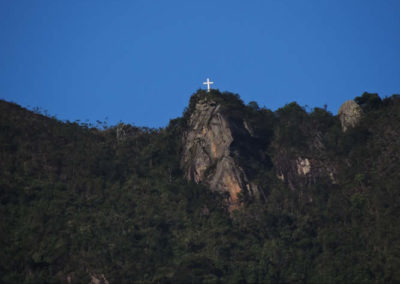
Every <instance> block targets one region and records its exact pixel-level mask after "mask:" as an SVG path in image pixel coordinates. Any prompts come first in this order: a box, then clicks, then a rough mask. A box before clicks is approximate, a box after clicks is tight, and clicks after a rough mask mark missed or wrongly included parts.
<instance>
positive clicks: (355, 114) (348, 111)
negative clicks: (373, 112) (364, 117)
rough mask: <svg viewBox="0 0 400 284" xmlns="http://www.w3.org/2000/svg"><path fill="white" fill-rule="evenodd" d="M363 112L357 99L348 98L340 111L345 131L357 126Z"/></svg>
mask: <svg viewBox="0 0 400 284" xmlns="http://www.w3.org/2000/svg"><path fill="white" fill-rule="evenodd" d="M361 114H362V109H361V107H360V106H359V105H358V104H357V103H356V102H355V101H353V100H348V101H346V102H344V103H343V104H342V105H341V107H340V108H339V112H338V116H339V119H340V123H341V124H342V129H343V131H347V130H348V129H349V128H351V127H354V126H356V125H357V124H358V122H359V121H360V119H361Z"/></svg>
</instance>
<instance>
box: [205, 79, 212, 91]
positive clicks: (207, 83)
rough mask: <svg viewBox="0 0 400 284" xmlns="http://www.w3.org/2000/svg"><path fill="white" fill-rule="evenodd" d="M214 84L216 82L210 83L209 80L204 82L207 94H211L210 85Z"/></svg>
mask: <svg viewBox="0 0 400 284" xmlns="http://www.w3.org/2000/svg"><path fill="white" fill-rule="evenodd" d="M212 84H214V82H210V79H209V78H207V81H206V82H203V85H207V92H210V85H212Z"/></svg>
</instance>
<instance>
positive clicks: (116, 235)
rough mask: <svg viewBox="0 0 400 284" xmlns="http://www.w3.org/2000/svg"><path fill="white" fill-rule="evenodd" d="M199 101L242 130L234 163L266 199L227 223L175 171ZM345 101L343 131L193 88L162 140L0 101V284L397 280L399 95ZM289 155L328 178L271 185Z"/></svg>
mask: <svg viewBox="0 0 400 284" xmlns="http://www.w3.org/2000/svg"><path fill="white" fill-rule="evenodd" d="M205 96H210V97H212V98H213V99H214V100H215V101H216V102H217V103H220V104H222V106H223V108H224V110H225V112H226V113H227V114H228V113H229V116H230V117H231V118H232V119H237V120H240V119H246V121H248V122H249V123H250V124H251V126H252V129H253V130H254V136H253V138H252V139H251V140H247V141H246V143H244V142H242V143H239V144H238V145H237V148H238V149H240V151H241V155H240V156H238V157H237V158H238V159H239V160H240V161H239V163H240V164H241V165H242V166H243V167H244V168H245V170H246V171H247V173H248V174H249V176H250V178H251V179H252V180H253V181H254V182H255V183H257V184H258V185H259V186H260V187H261V188H263V190H264V194H265V198H264V199H262V200H257V199H252V198H248V196H247V197H246V196H243V198H242V199H243V206H242V208H241V209H240V210H237V211H234V212H229V211H228V210H227V206H226V202H225V200H224V197H223V196H221V195H219V194H217V193H215V192H211V191H210V190H208V189H207V188H206V187H205V186H203V185H199V184H194V183H189V182H187V181H186V180H185V179H184V177H183V175H182V172H181V169H180V151H181V149H180V148H181V137H182V134H183V131H184V130H185V127H186V125H187V124H186V121H187V119H188V117H189V116H190V113H191V112H192V111H193V109H194V107H195V104H196V103H197V101H198V100H199V98H201V97H205ZM355 101H356V102H357V103H358V104H360V106H361V107H362V108H363V110H364V114H363V117H362V119H361V122H360V124H359V125H358V126H357V127H355V128H353V129H350V130H349V131H347V132H345V133H343V132H342V130H341V127H340V122H339V120H338V118H337V117H336V116H333V115H332V114H331V113H329V112H328V111H326V110H325V109H322V108H315V109H314V110H312V111H309V112H307V111H306V110H305V109H304V108H302V107H300V106H299V105H298V104H296V103H291V104H288V105H286V106H284V107H283V108H281V109H279V110H277V111H276V112H272V111H270V110H268V109H265V108H260V107H259V106H258V105H257V103H255V102H251V103H249V104H248V105H245V104H244V103H243V102H242V101H241V100H240V98H239V97H238V96H237V95H234V94H230V93H219V92H218V91H213V92H211V93H209V94H208V93H205V92H202V91H199V92H198V93H197V94H195V95H194V96H192V98H191V101H190V104H189V107H188V108H187V109H186V110H185V112H184V114H183V117H182V118H178V119H175V120H171V122H170V124H169V125H168V127H166V128H163V129H148V128H138V127H133V126H130V125H124V124H119V125H116V126H113V127H106V128H104V129H99V128H95V127H92V126H90V125H87V124H79V123H76V122H61V121H58V120H56V119H54V118H50V117H47V116H44V115H41V114H38V113H33V112H31V111H28V110H26V109H23V108H21V107H19V106H18V105H16V104H12V103H7V102H4V101H0V220H1V222H0V282H3V283H52V282H66V281H67V279H70V280H71V281H72V282H74V283H81V282H82V283H88V282H89V281H90V277H91V276H95V277H97V278H101V275H104V276H105V278H106V279H107V280H108V281H110V283H120V282H139V283H140V282H167V283H187V282H189V283H190V282H192V283H198V282H229V283H237V282H240V283H254V282H267V283H268V282H273V283H288V282H296V283H297V282H301V283H304V282H310V283H343V282H350V283H382V282H399V281H400V227H399V226H398V224H399V221H398V220H399V217H400V97H399V96H397V95H393V96H392V97H389V98H385V99H383V100H382V99H381V98H379V96H378V95H376V94H368V93H365V94H363V95H362V96H360V97H357V98H356V99H355ZM249 143H251V145H249ZM246 147H247V148H246ZM233 150H234V149H233ZM243 153H245V155H244V156H243ZM254 153H258V154H254ZM297 156H301V157H308V158H310V159H314V160H317V161H319V162H320V164H321V165H327V166H329V167H331V166H332V167H333V168H334V169H335V171H334V179H333V180H332V178H330V177H329V175H328V174H326V173H324V172H323V171H321V173H320V174H318V176H317V177H316V178H315V179H314V180H313V181H310V180H305V178H304V179H301V178H295V177H290V176H288V178H287V179H286V181H281V180H279V179H278V178H276V175H277V173H276V168H275V165H277V164H279V163H285V161H286V160H285V159H288V160H290V158H293V157H294V158H295V157H297ZM257 157H258V158H257ZM273 165H274V166H273ZM289 181H290V184H289Z"/></svg>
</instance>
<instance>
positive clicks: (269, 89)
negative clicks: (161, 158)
mask: <svg viewBox="0 0 400 284" xmlns="http://www.w3.org/2000/svg"><path fill="white" fill-rule="evenodd" d="M0 39H1V40H0V98H2V99H5V100H8V101H13V102H16V103H18V104H21V105H23V106H28V105H29V106H31V107H35V106H38V107H41V108H43V109H46V110H48V112H49V113H50V114H52V115H56V116H57V117H58V118H59V119H68V120H76V119H80V120H82V121H84V120H85V119H89V120H90V121H92V122H93V121H95V120H97V119H98V120H104V118H105V117H108V119H109V123H110V124H115V123H117V122H118V121H123V122H126V123H132V124H135V125H137V126H149V127H159V126H165V125H166V124H167V123H168V122H169V119H171V118H175V117H178V116H180V115H181V114H182V111H183V110H184V108H185V107H186V106H187V104H188V100H189V97H190V95H191V94H192V93H194V92H195V91H196V90H197V89H199V88H201V87H203V86H202V82H203V81H204V80H205V79H206V78H207V77H210V78H211V80H213V81H214V82H215V85H214V87H215V88H217V89H219V90H221V91H230V92H234V93H238V94H239V95H240V96H241V97H242V99H243V100H244V101H245V102H246V103H248V102H249V101H253V100H254V101H257V102H258V103H259V105H260V106H266V107H267V108H269V109H272V110H275V109H277V108H279V107H282V106H284V105H285V104H286V103H289V102H292V101H297V102H298V103H299V104H300V105H303V106H304V105H308V106H310V107H315V106H319V107H322V106H323V105H324V104H327V105H328V109H329V110H330V111H332V112H333V113H336V112H337V110H338V108H339V106H340V104H341V103H343V102H344V101H345V100H348V99H352V98H354V97H355V96H358V95H361V94H362V93H363V92H364V91H368V92H377V93H379V94H380V95H381V96H388V95H392V94H394V93H400V1H399V0H373V1H372V0H359V1H355V0H343V1H340V0H335V1H333V0H315V1H298V0H293V1H285V0H264V1H232V0H229V1H216V0H214V1H189V0H185V1H173V0H170V1H155V0H153V1H150V0H143V1H141V0H127V1H106V0H104V1H103V0H92V1H89V0H79V1H72V0H68V1H66V0H64V1H62V0H48V1H41V0H26V1H14V0H0Z"/></svg>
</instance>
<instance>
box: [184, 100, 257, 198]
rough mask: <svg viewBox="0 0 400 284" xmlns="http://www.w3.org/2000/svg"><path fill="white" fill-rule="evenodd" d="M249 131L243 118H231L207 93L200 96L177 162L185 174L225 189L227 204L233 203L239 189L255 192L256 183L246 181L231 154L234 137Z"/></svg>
mask: <svg viewBox="0 0 400 284" xmlns="http://www.w3.org/2000/svg"><path fill="white" fill-rule="evenodd" d="M198 96H201V95H198ZM250 133H251V130H250V128H249V126H248V125H247V124H246V123H245V121H244V120H241V121H234V120H233V119H231V118H230V117H229V114H227V113H224V112H223V110H222V105H221V104H220V103H218V102H216V101H215V100H214V99H212V98H211V97H207V96H203V97H202V98H200V99H199V100H198V101H197V102H196V104H195V106H194V109H193V110H192V112H191V114H190V116H189V118H188V125H187V130H186V132H185V134H184V136H183V155H182V160H181V164H182V168H183V169H184V173H185V177H186V178H187V179H188V180H192V181H194V182H196V183H205V184H207V185H208V186H209V187H210V188H211V189H212V190H215V191H220V192H226V193H228V194H229V200H230V205H231V206H237V204H238V198H239V193H240V192H244V191H245V192H246V193H248V194H250V195H254V194H257V193H258V191H257V187H256V186H255V185H252V184H251V183H250V182H249V179H248V177H247V175H246V173H245V171H244V170H243V168H242V167H240V166H239V164H238V162H237V161H236V160H235V158H234V154H233V148H234V147H233V145H234V142H235V138H236V137H239V136H240V137H243V136H244V137H251V134H250Z"/></svg>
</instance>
